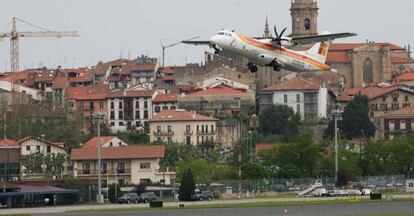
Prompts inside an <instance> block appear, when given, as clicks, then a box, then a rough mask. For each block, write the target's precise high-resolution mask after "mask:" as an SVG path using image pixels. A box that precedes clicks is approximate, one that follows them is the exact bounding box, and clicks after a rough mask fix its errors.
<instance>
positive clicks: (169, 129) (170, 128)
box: [167, 125, 172, 133]
mask: <svg viewBox="0 0 414 216" xmlns="http://www.w3.org/2000/svg"><path fill="white" fill-rule="evenodd" d="M167 131H168V133H171V132H172V127H171V125H168V126H167Z"/></svg>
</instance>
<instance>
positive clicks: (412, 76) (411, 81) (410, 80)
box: [393, 72, 414, 87]
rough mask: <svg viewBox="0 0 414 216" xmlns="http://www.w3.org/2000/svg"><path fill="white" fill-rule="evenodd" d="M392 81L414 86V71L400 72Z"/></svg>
mask: <svg viewBox="0 0 414 216" xmlns="http://www.w3.org/2000/svg"><path fill="white" fill-rule="evenodd" d="M393 83H394V84H400V85H406V86H410V87H414V72H407V73H403V74H400V75H399V76H397V77H395V78H394V80H393Z"/></svg>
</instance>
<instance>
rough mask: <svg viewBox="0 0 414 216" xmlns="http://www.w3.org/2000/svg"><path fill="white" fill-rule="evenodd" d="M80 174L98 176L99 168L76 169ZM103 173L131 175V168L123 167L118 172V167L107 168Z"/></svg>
mask: <svg viewBox="0 0 414 216" xmlns="http://www.w3.org/2000/svg"><path fill="white" fill-rule="evenodd" d="M76 171H77V173H78V176H97V175H98V170H97V169H90V170H83V169H76ZM101 174H102V175H116V174H118V175H131V169H129V168H128V169H127V168H125V169H123V170H119V171H118V172H116V168H114V169H107V170H102V173H101Z"/></svg>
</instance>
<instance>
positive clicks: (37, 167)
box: [21, 153, 43, 173]
mask: <svg viewBox="0 0 414 216" xmlns="http://www.w3.org/2000/svg"><path fill="white" fill-rule="evenodd" d="M21 162H22V165H23V166H24V167H25V168H26V169H27V171H28V172H29V173H42V163H43V155H42V154H41V153H33V154H29V155H22V159H21Z"/></svg>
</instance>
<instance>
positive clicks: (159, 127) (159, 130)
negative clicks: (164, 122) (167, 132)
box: [157, 125, 161, 133]
mask: <svg viewBox="0 0 414 216" xmlns="http://www.w3.org/2000/svg"><path fill="white" fill-rule="evenodd" d="M157 132H158V133H161V125H158V126H157Z"/></svg>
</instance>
